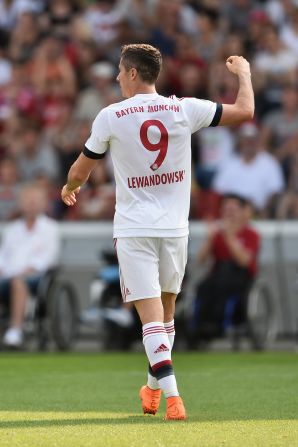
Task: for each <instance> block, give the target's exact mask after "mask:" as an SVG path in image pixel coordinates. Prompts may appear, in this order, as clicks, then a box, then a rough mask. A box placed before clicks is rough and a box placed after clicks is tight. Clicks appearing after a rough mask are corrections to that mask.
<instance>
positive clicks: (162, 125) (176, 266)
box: [61, 44, 254, 420]
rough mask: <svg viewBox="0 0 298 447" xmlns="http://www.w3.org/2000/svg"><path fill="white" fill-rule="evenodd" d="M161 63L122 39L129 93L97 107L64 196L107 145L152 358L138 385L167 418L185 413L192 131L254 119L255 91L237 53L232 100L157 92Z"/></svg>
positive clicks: (118, 220) (124, 281)
mask: <svg viewBox="0 0 298 447" xmlns="http://www.w3.org/2000/svg"><path fill="white" fill-rule="evenodd" d="M161 63H162V58H161V54H160V52H159V50H158V49H156V48H154V47H152V46H150V45H145V44H135V45H125V46H124V47H122V51H121V58H120V64H119V74H118V77H117V81H118V82H119V84H120V87H121V90H122V94H123V96H124V97H125V98H127V99H126V100H124V101H122V102H119V103H117V104H112V105H110V106H108V107H106V108H104V109H103V110H101V111H100V112H99V114H98V115H97V117H96V118H95V120H94V122H93V125H92V132H91V135H90V137H89V139H88V140H87V142H86V146H85V148H84V150H83V152H82V153H81V154H80V155H79V157H78V159H77V160H76V161H75V163H74V164H73V165H72V166H71V168H70V171H69V174H68V179H67V183H66V185H64V187H63V189H62V193H61V196H62V199H63V201H64V202H65V203H66V204H67V205H69V206H72V205H74V204H75V202H76V195H77V194H78V193H79V190H80V186H81V185H82V184H84V183H85V182H86V181H87V179H88V177H89V174H90V172H91V171H92V169H93V168H94V166H95V164H96V163H97V161H98V159H100V158H102V157H103V156H104V154H105V152H106V151H107V150H110V152H111V157H112V161H113V165H114V172H115V179H116V211H115V217H114V244H115V247H116V250H117V254H118V260H119V268H120V283H121V289H122V295H123V300H124V301H125V302H132V301H133V303H134V305H135V307H136V310H137V312H138V314H139V316H140V319H141V322H142V324H143V343H144V346H145V351H146V354H147V357H148V360H149V372H148V382H147V385H145V386H143V387H142V388H141V390H140V398H141V401H142V407H143V411H144V413H151V414H155V413H156V412H157V410H158V407H159V403H160V398H161V391H163V393H164V395H165V397H166V401H167V409H166V416H165V418H166V419H176V420H184V419H186V412H185V408H184V405H183V401H182V399H181V397H180V396H179V392H178V388H177V383H176V379H175V375H174V370H173V366H172V359H171V350H172V347H173V343H174V338H175V326H174V311H175V300H176V296H177V294H178V293H179V291H180V287H181V282H182V278H183V275H184V269H185V264H186V258H187V242H188V214H189V202H190V186H191V134H192V133H193V132H196V131H197V130H198V129H200V128H202V127H207V126H217V125H218V124H219V125H229V124H237V123H240V122H243V121H246V120H249V119H251V118H252V116H253V113H254V96H253V90H252V85H251V79H250V67H249V63H248V62H247V61H246V60H245V59H244V58H243V57H241V56H240V57H239V56H231V57H229V58H228V59H227V62H226V65H227V68H228V70H229V71H230V72H232V73H234V74H235V75H237V76H238V79H239V92H238V95H237V98H236V101H235V104H233V105H226V104H224V105H221V104H216V103H214V102H211V101H203V100H200V99H196V98H180V99H179V98H176V97H175V96H171V97H169V98H166V97H164V96H160V95H159V94H158V93H157V92H156V89H155V82H156V80H157V77H158V75H159V72H160V69H161Z"/></svg>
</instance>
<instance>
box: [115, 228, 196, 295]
mask: <svg viewBox="0 0 298 447" xmlns="http://www.w3.org/2000/svg"><path fill="white" fill-rule="evenodd" d="M187 243H188V236H183V237H171V238H158V237H121V238H117V239H114V245H115V248H116V251H117V256H118V262H119V272H120V286H121V292H122V297H123V300H124V301H125V302H129V301H135V300H140V299H145V298H155V297H160V296H161V292H169V293H175V294H177V293H179V292H180V289H181V283H182V279H183V276H184V272H185V266H186V261H187Z"/></svg>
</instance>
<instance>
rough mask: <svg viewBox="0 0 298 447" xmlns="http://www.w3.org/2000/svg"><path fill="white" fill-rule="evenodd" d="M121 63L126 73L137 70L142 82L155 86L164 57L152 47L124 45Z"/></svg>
mask: <svg viewBox="0 0 298 447" xmlns="http://www.w3.org/2000/svg"><path fill="white" fill-rule="evenodd" d="M121 63H122V64H123V65H124V67H125V69H126V71H128V70H130V69H131V68H135V69H136V70H137V72H138V73H139V76H140V78H141V79H142V81H144V82H146V83H148V84H154V83H155V81H156V80H157V78H158V75H159V73H160V70H161V65H162V57H161V54H160V51H159V50H158V49H157V48H155V47H153V46H152V45H147V44H131V45H123V47H122V48H121Z"/></svg>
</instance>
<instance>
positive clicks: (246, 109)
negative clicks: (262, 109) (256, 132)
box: [219, 56, 255, 126]
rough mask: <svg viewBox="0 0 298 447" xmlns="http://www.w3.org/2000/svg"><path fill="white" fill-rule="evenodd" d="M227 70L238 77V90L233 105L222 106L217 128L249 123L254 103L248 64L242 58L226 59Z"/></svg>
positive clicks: (231, 57)
mask: <svg viewBox="0 0 298 447" xmlns="http://www.w3.org/2000/svg"><path fill="white" fill-rule="evenodd" d="M226 66H227V68H228V70H229V71H230V72H231V73H233V74H235V75H236V76H237V77H238V81H239V89H238V95H237V98H236V101H235V103H234V104H223V105H222V114H221V118H220V121H219V126H229V125H234V124H240V123H242V122H244V121H249V120H251V119H252V118H253V115H254V109H255V101H254V92H253V87H252V83H251V73H250V65H249V62H248V61H247V60H246V59H244V58H243V57H242V56H230V57H229V58H228V59H227V62H226Z"/></svg>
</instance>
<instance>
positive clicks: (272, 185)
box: [213, 123, 284, 217]
mask: <svg viewBox="0 0 298 447" xmlns="http://www.w3.org/2000/svg"><path fill="white" fill-rule="evenodd" d="M258 136H259V133H258V129H257V127H256V126H255V125H254V124H253V123H245V124H244V125H242V126H241V128H240V130H239V155H238V156H235V157H234V158H233V159H232V160H231V161H230V162H229V163H227V164H226V165H224V166H223V168H222V169H220V170H219V172H218V174H217V175H216V177H215V179H214V183H213V189H214V190H215V191H216V192H218V193H219V194H225V193H235V194H238V195H241V196H243V197H246V198H247V199H249V200H250V201H251V202H252V204H253V205H254V206H255V208H256V210H257V211H258V213H259V214H260V215H262V216H264V217H265V216H266V213H267V212H268V209H269V206H270V205H271V200H272V199H273V197H274V196H275V195H276V194H278V193H280V192H281V191H283V189H284V180H283V174H282V169H281V167H280V165H279V163H278V161H277V160H276V159H275V158H274V157H273V156H272V155H270V154H269V153H267V152H265V151H263V150H261V149H260V148H259V143H258Z"/></svg>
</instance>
